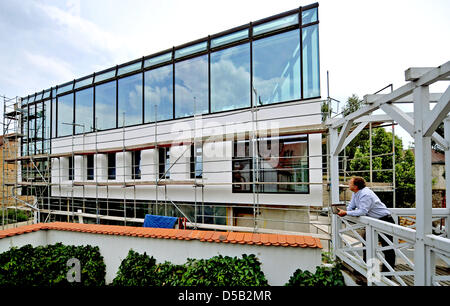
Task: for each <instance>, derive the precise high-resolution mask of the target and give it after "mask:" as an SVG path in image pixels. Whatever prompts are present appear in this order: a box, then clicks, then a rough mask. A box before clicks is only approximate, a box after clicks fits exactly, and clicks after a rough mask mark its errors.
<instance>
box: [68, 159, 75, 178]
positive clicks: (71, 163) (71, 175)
mask: <svg viewBox="0 0 450 306" xmlns="http://www.w3.org/2000/svg"><path fill="white" fill-rule="evenodd" d="M74 164H75V163H74V156H70V157H69V181H73V178H74V175H75V168H74V167H75V166H74Z"/></svg>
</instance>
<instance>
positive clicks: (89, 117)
mask: <svg viewBox="0 0 450 306" xmlns="http://www.w3.org/2000/svg"><path fill="white" fill-rule="evenodd" d="M93 119H94V88H92V87H91V88H87V89H84V90H81V91H77V92H76V93H75V123H76V124H78V125H76V126H75V134H81V133H83V132H84V133H88V132H92V131H93V130H94V122H93Z"/></svg>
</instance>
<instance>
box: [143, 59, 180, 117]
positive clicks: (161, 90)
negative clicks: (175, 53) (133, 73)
mask: <svg viewBox="0 0 450 306" xmlns="http://www.w3.org/2000/svg"><path fill="white" fill-rule="evenodd" d="M172 81H173V73H172V66H163V67H160V68H157V69H154V70H150V71H147V72H145V86H144V98H145V122H153V121H155V105H156V106H157V112H158V120H165V119H171V118H172V114H173V90H172V89H173V84H172Z"/></svg>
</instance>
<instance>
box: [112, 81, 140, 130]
mask: <svg viewBox="0 0 450 306" xmlns="http://www.w3.org/2000/svg"><path fill="white" fill-rule="evenodd" d="M118 84H119V88H118V93H119V94H118V99H119V107H118V112H119V122H118V126H119V127H122V126H128V125H134V124H139V123H142V112H143V110H142V74H141V73H138V74H134V75H132V76H128V77H125V78H122V79H119V81H118Z"/></svg>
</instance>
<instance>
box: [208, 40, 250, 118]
mask: <svg viewBox="0 0 450 306" xmlns="http://www.w3.org/2000/svg"><path fill="white" fill-rule="evenodd" d="M249 106H250V44H249V43H246V44H243V45H239V46H236V47H232V48H228V49H225V50H221V51H218V52H214V53H211V112H219V111H225V110H231V109H238V108H243V107H249Z"/></svg>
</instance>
